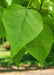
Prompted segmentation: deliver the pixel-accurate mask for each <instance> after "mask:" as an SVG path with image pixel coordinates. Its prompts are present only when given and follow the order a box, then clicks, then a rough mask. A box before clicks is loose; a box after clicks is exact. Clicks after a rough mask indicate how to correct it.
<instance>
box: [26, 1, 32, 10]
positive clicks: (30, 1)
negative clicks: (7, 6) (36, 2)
mask: <svg viewBox="0 0 54 75" xmlns="http://www.w3.org/2000/svg"><path fill="white" fill-rule="evenodd" d="M31 1H32V0H29V3H28V5H27V9H28V8H29V5H30V4H31Z"/></svg>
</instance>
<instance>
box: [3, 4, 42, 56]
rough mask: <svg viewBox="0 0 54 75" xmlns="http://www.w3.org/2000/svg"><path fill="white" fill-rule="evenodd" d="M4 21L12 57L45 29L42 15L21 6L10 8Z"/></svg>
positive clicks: (4, 14)
mask: <svg viewBox="0 0 54 75" xmlns="http://www.w3.org/2000/svg"><path fill="white" fill-rule="evenodd" d="M2 19H3V23H4V26H5V29H6V33H7V39H8V41H9V43H10V46H11V57H13V56H15V55H16V54H17V53H18V52H19V50H21V48H23V47H24V46H25V45H26V44H28V43H29V42H30V41H32V40H33V39H34V38H36V37H37V36H38V35H39V34H40V32H41V31H42V29H43V21H42V17H41V15H40V14H39V13H38V12H37V11H35V10H32V9H26V8H24V7H22V6H19V5H12V6H9V7H8V8H7V9H6V10H5V11H4V13H3V18H2Z"/></svg>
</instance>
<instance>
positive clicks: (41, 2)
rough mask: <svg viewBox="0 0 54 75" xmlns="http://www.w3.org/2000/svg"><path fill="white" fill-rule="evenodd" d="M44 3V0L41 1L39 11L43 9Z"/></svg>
mask: <svg viewBox="0 0 54 75" xmlns="http://www.w3.org/2000/svg"><path fill="white" fill-rule="evenodd" d="M42 4H43V0H42V1H41V4H40V9H39V12H40V11H41V8H42Z"/></svg>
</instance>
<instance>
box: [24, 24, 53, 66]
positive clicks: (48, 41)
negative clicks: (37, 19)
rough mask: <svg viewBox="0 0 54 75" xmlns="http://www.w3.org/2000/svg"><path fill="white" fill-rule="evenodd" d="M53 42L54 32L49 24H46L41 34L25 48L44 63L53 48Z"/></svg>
mask: <svg viewBox="0 0 54 75" xmlns="http://www.w3.org/2000/svg"><path fill="white" fill-rule="evenodd" d="M52 44H53V37H52V32H51V30H50V29H49V27H48V26H47V25H44V29H43V31H42V32H41V33H40V35H39V36H38V37H37V38H36V39H34V40H33V41H32V42H30V43H29V44H28V45H26V46H25V48H26V50H27V51H28V52H29V53H30V54H31V55H32V56H34V57H35V58H36V59H37V60H38V61H39V62H40V64H41V65H42V64H43V63H44V61H45V59H46V57H47V56H48V54H49V52H50V50H51V46H52Z"/></svg>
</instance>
